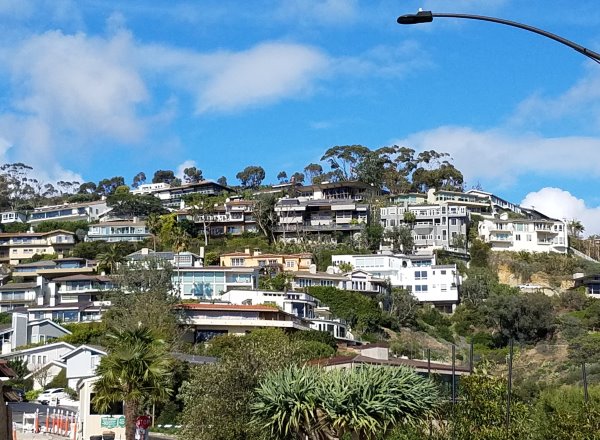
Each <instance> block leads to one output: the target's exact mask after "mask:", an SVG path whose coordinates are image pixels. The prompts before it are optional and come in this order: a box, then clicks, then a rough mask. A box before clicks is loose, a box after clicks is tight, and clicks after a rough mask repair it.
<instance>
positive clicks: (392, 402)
mask: <svg viewBox="0 0 600 440" xmlns="http://www.w3.org/2000/svg"><path fill="white" fill-rule="evenodd" d="M439 401H440V398H439V392H438V389H437V387H436V386H435V385H434V384H433V382H431V381H430V380H428V379H426V378H424V377H422V376H419V375H418V374H417V373H415V372H414V371H412V370H410V369H407V368H395V367H360V368H353V369H350V370H331V371H325V370H322V369H317V368H313V367H296V366H290V367H288V368H286V369H284V370H282V371H279V372H275V373H272V374H271V375H269V376H268V377H266V378H265V380H263V381H262V382H261V384H260V386H259V387H258V389H257V390H256V398H255V402H254V404H253V407H252V410H253V421H254V423H255V424H257V425H259V426H261V427H262V428H263V429H264V430H265V431H268V432H269V435H270V438H276V439H305V438H307V437H308V438H309V439H315V440H320V439H339V438H341V437H342V436H345V435H350V436H351V438H353V439H367V440H370V439H375V438H379V437H380V436H381V435H382V434H385V433H387V432H389V431H391V430H392V429H393V428H395V427H398V426H401V425H405V424H416V423H418V422H419V421H421V420H423V419H424V418H427V417H428V416H429V415H430V414H431V413H432V411H433V410H434V409H435V408H436V406H437V405H438V402H439Z"/></svg>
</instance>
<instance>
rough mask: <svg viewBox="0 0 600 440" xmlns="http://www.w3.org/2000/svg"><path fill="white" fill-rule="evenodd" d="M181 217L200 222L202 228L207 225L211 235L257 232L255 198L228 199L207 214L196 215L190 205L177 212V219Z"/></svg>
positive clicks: (220, 235)
mask: <svg viewBox="0 0 600 440" xmlns="http://www.w3.org/2000/svg"><path fill="white" fill-rule="evenodd" d="M181 219H187V220H190V221H193V222H195V223H198V225H199V226H200V227H201V228H202V230H204V227H205V226H206V229H207V231H208V235H209V236H210V237H222V236H224V235H241V234H243V233H245V232H257V226H256V220H255V218H254V200H229V199H228V200H227V201H226V202H225V203H223V204H220V205H216V206H215V207H214V212H213V213H211V214H206V215H200V214H199V215H196V216H194V215H193V214H192V211H191V209H190V208H189V207H188V208H186V209H182V210H179V211H178V212H177V220H181Z"/></svg>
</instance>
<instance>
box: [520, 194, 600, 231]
mask: <svg viewBox="0 0 600 440" xmlns="http://www.w3.org/2000/svg"><path fill="white" fill-rule="evenodd" d="M521 206H524V207H526V208H529V207H532V206H533V207H535V209H536V210H538V211H540V212H541V213H543V214H546V215H548V216H550V217H554V218H559V219H567V221H568V220H572V219H575V220H579V221H581V223H582V224H583V226H584V227H585V234H586V235H589V234H600V207H588V206H586V204H585V201H584V200H583V199H578V198H577V197H575V196H574V195H572V194H571V193H570V192H568V191H565V190H562V189H560V188H550V187H547V188H542V189H540V190H539V191H536V192H531V193H529V194H527V195H526V196H525V198H524V199H523V201H522V202H521Z"/></svg>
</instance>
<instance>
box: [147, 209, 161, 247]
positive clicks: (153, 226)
mask: <svg viewBox="0 0 600 440" xmlns="http://www.w3.org/2000/svg"><path fill="white" fill-rule="evenodd" d="M161 225H162V220H161V218H160V215H158V214H150V215H149V216H148V218H147V219H146V227H147V228H148V232H150V233H151V234H152V240H153V241H154V251H155V252H156V236H157V235H158V233H159V232H160V228H161Z"/></svg>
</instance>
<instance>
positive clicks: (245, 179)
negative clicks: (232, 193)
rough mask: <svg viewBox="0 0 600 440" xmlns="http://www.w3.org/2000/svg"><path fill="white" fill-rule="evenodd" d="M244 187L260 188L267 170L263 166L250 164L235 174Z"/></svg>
mask: <svg viewBox="0 0 600 440" xmlns="http://www.w3.org/2000/svg"><path fill="white" fill-rule="evenodd" d="M235 177H236V179H238V180H239V181H240V183H241V185H242V187H244V188H252V189H254V188H258V187H259V186H260V184H261V183H262V181H263V180H264V178H265V170H264V169H263V167H261V166H257V165H250V166H247V167H246V168H244V169H243V170H242V171H240V172H239V173H237V174H236V175H235Z"/></svg>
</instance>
